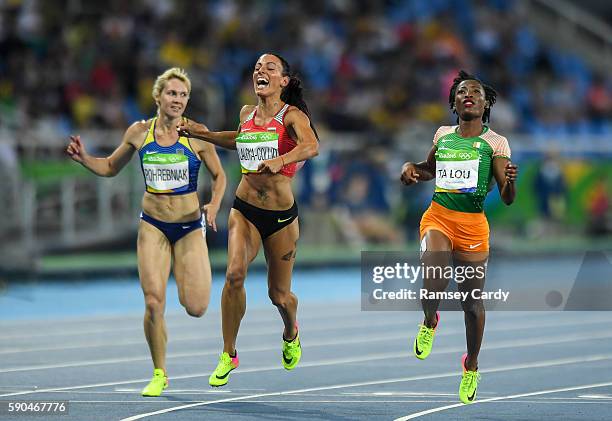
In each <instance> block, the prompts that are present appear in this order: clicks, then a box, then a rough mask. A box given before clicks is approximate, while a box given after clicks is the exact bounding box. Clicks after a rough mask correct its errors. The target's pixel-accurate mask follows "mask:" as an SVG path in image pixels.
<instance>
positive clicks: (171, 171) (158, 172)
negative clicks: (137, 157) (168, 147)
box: [142, 153, 189, 192]
mask: <svg viewBox="0 0 612 421" xmlns="http://www.w3.org/2000/svg"><path fill="white" fill-rule="evenodd" d="M142 168H143V172H144V177H145V182H146V183H147V189H148V190H152V191H156V192H164V191H180V190H181V189H182V188H187V187H188V186H189V158H187V157H186V156H185V155H182V154H162V153H150V154H146V155H145V156H144V157H143V159H142Z"/></svg>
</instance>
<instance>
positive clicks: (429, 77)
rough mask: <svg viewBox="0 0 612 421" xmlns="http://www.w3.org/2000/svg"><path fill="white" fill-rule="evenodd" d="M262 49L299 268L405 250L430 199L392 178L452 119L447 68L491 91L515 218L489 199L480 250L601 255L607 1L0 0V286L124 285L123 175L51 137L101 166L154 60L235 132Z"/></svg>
mask: <svg viewBox="0 0 612 421" xmlns="http://www.w3.org/2000/svg"><path fill="white" fill-rule="evenodd" d="M266 51H272V52H278V53H280V54H282V55H283V56H285V57H286V58H287V59H288V61H289V62H290V63H292V65H293V66H294V68H295V69H297V70H298V72H299V74H300V75H301V77H302V79H303V81H304V85H305V87H306V88H307V92H306V96H307V101H308V103H309V106H310V108H311V110H312V112H313V121H314V123H315V124H316V126H317V129H318V131H319V133H320V137H321V154H320V156H319V157H317V158H316V159H314V160H312V161H310V162H308V163H307V165H306V166H305V167H304V169H303V170H302V171H301V172H300V174H299V176H298V177H297V182H296V183H295V192H296V196H297V198H298V203H299V205H300V220H301V243H300V250H301V251H300V253H301V256H300V259H298V264H302V265H307V264H315V265H316V264H322V263H325V264H327V263H329V264H339V263H358V262H359V251H360V250H368V249H369V250H372V249H389V250H403V249H406V250H409V249H416V248H417V243H418V242H417V232H418V221H419V219H420V216H421V214H422V212H423V211H424V209H425V208H426V207H427V205H428V203H429V200H430V197H431V194H432V189H433V187H432V185H431V184H430V183H426V184H423V185H420V186H418V187H415V188H402V186H401V185H400V183H399V181H398V177H399V172H400V168H401V164H402V163H403V162H404V161H406V160H422V159H423V158H424V157H425V154H426V152H427V150H428V149H429V147H430V145H431V139H432V136H433V133H434V131H435V129H436V127H437V126H439V125H442V124H451V123H452V122H454V117H453V116H452V115H451V113H450V111H449V109H448V90H449V87H450V84H451V82H452V78H453V77H454V76H455V75H456V73H457V71H458V70H459V69H466V70H468V71H471V72H474V73H476V74H477V75H479V76H480V77H481V78H482V79H483V80H485V81H487V82H488V83H490V84H491V85H493V86H494V87H495V88H496V89H497V90H498V93H499V96H498V101H497V103H496V104H495V106H494V108H493V110H492V119H491V127H492V128H493V129H494V130H496V131H498V132H500V133H501V134H503V135H505V136H507V137H508V139H509V141H510V145H511V147H512V150H513V160H514V161H515V162H516V163H518V164H519V166H520V171H521V173H520V178H519V195H518V199H517V202H516V203H515V204H514V205H513V206H511V207H505V206H504V205H503V204H502V203H501V202H500V200H499V197H498V194H497V192H496V191H495V192H493V193H492V194H490V197H489V199H488V202H487V206H486V211H487V214H488V216H489V218H490V221H491V227H492V244H493V247H494V248H495V249H497V250H501V251H506V252H510V253H522V254H529V253H536V252H538V253H558V252H561V251H569V252H572V253H577V252H578V253H579V252H582V251H585V250H593V249H608V250H609V249H611V248H612V247H611V246H612V210H611V208H610V198H611V194H612V183H611V177H610V174H612V163H611V159H610V158H611V157H612V76H611V75H612V71H611V70H612V3H610V2H603V1H596V0H581V1H579V2H569V1H551V0H529V1H528V0H516V1H512V0H481V1H477V0H474V1H470V0H409V1H393V0H387V1H370V0H367V1H346V0H333V1H323V0H309V1H286V2H274V1H264V0H261V1H240V0H234V1H229V0H228V1H202V2H193V1H179V0H177V1H171V0H139V1H117V0H109V1H106V2H99V1H85V0H65V1H61V0H56V1H42V0H0V179H1V180H2V186H3V187H2V195H1V196H0V238H1V239H2V241H0V274H1V273H4V277H5V279H6V278H7V277H8V278H13V277H14V278H23V277H32V276H33V277H38V276H41V277H44V276H53V275H54V274H55V275H58V274H61V276H65V274H66V273H68V272H71V271H77V272H96V271H102V272H105V273H112V272H113V271H121V270H124V271H129V272H131V273H135V271H136V264H135V261H136V260H135V238H136V228H137V220H138V215H139V212H140V207H139V206H140V199H141V197H142V193H143V183H142V176H141V174H140V168H139V166H138V164H137V162H136V160H134V161H133V162H132V163H131V164H130V166H129V167H128V168H126V169H125V170H124V171H123V173H122V174H120V175H119V176H118V177H116V178H114V179H102V178H96V177H94V176H93V175H91V174H89V173H88V172H87V171H85V170H84V169H83V168H81V167H80V166H79V165H77V164H76V163H73V162H72V161H70V160H69V159H68V157H67V156H66V155H65V153H64V150H65V147H66V144H67V138H68V135H69V134H77V133H78V134H81V136H82V138H83V139H84V141H85V142H86V145H87V146H88V150H89V152H90V153H92V154H94V155H105V154H108V153H109V152H110V151H112V150H113V149H114V148H115V147H116V146H117V145H118V143H119V142H120V140H121V136H122V133H123V131H124V130H125V128H126V127H127V126H128V125H129V124H130V123H131V122H132V121H135V120H139V119H144V118H148V117H150V116H152V115H153V114H154V113H155V107H154V103H153V101H152V99H151V87H152V83H153V81H154V78H155V77H156V76H157V75H158V74H159V73H161V72H162V71H163V70H164V69H166V68H168V67H172V66H180V67H183V68H185V69H186V70H187V71H188V73H189V75H190V77H191V79H192V83H193V91H192V96H191V100H190V102H189V106H188V110H187V113H186V115H187V116H189V117H190V118H193V119H195V120H198V121H201V122H204V123H206V124H207V125H208V126H209V127H210V128H211V129H214V130H228V129H233V128H235V127H236V126H237V124H238V112H239V109H240V107H241V105H242V104H245V103H255V101H256V99H255V97H254V96H253V93H252V84H251V79H250V76H251V72H252V66H253V65H254V63H255V61H256V59H257V57H258V56H259V55H260V54H261V53H263V52H266ZM219 153H220V155H221V157H222V160H223V165H224V168H225V171H226V173H227V175H228V180H229V184H228V189H227V192H226V196H225V199H224V202H223V203H224V205H223V208H222V210H221V212H220V214H219V217H218V219H219V220H218V224H219V226H220V227H221V229H220V230H219V232H218V233H213V232H209V234H208V241H209V247H211V249H212V260H213V264H214V265H215V267H216V268H219V269H220V270H223V269H224V268H225V260H224V252H225V247H226V239H227V232H226V222H227V214H228V211H229V208H230V206H231V202H232V200H233V193H234V191H235V187H236V184H237V182H238V180H239V177H240V174H239V166H238V160H237V159H236V157H235V154H232V153H227V152H225V151H219ZM200 186H201V189H202V192H201V197H202V198H204V199H203V200H205V199H206V198H207V197H208V194H209V192H208V187H209V183H208V180H206V179H205V178H204V177H202V179H201V182H200ZM219 273H223V272H219Z"/></svg>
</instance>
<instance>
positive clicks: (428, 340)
mask: <svg viewBox="0 0 612 421" xmlns="http://www.w3.org/2000/svg"><path fill="white" fill-rule="evenodd" d="M439 323H440V312H439V311H436V326H435V327H431V328H430V327H427V326H426V325H425V321H423V324H422V325H419V333H417V336H416V338H415V339H414V346H413V348H414V355H415V356H416V357H417V358H418V359H419V360H424V359H425V358H427V356H428V355H429V353H430V352H431V348H432V346H433V340H434V335H435V334H436V329H437V328H438V324H439Z"/></svg>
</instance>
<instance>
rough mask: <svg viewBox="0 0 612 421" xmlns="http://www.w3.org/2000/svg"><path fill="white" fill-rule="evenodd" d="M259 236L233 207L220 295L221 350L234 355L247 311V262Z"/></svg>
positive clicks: (255, 253) (254, 250)
mask: <svg viewBox="0 0 612 421" xmlns="http://www.w3.org/2000/svg"><path fill="white" fill-rule="evenodd" d="M260 244H261V237H260V235H259V232H258V231H257V229H256V228H255V226H254V225H253V224H251V223H250V222H249V221H248V220H247V219H246V218H245V217H244V216H243V215H242V213H240V212H239V211H237V210H236V209H232V210H231V211H230V215H229V245H228V263H227V273H226V277H225V285H224V286H223V293H222V295H221V316H222V323H221V325H222V330H223V351H224V352H227V353H229V354H230V355H234V353H235V352H236V337H237V336H238V329H239V328H240V321H241V320H242V317H244V313H245V311H246V291H245V289H244V280H245V278H246V273H247V268H248V266H249V264H250V263H251V262H252V261H253V259H255V256H257V252H258V251H259V246H260Z"/></svg>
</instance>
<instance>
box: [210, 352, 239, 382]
mask: <svg viewBox="0 0 612 421" xmlns="http://www.w3.org/2000/svg"><path fill="white" fill-rule="evenodd" d="M238 365H240V362H239V361H238V352H237V351H236V356H235V357H231V356H230V354H228V353H227V352H224V353H222V354H221V356H220V357H219V364H217V368H215V371H214V372H213V373H212V374H211V375H210V377H209V378H208V384H210V385H211V386H213V387H219V386H224V385H226V384H227V382H228V380H229V374H230V373H231V371H232V370H235V369H237V368H238Z"/></svg>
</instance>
